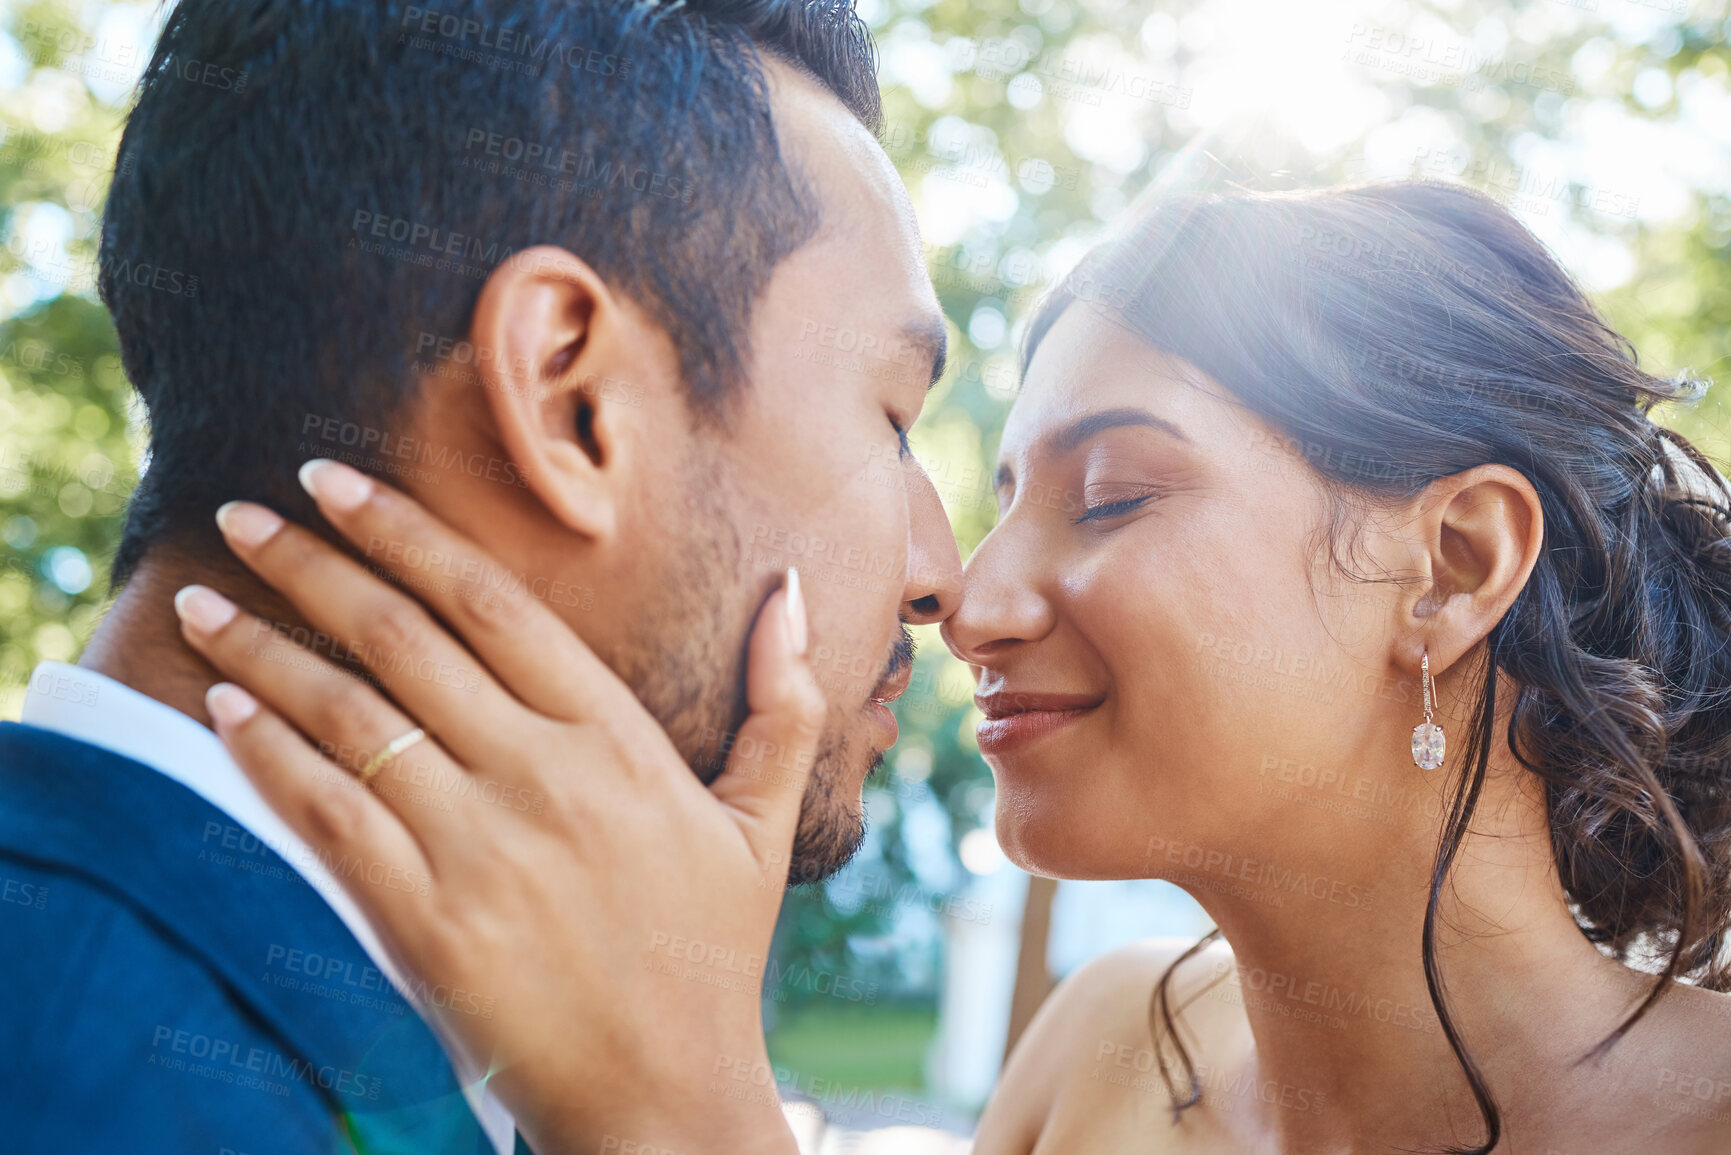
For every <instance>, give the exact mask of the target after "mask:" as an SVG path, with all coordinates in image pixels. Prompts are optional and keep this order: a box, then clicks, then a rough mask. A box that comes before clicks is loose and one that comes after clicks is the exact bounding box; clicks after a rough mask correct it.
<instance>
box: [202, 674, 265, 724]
mask: <svg viewBox="0 0 1731 1155" xmlns="http://www.w3.org/2000/svg"><path fill="white" fill-rule="evenodd" d="M204 708H205V709H206V710H207V711H209V712H210V716H211V717H212V718H213V719H215V720H216V722H217V723H218V724H219V725H223V726H238V725H240V724H241V723H242V722H244V721H246V720H247V719H248V718H250V717H252V716H253V715H254V714H256V713H258V699H257V698H254V697H253V696H252V695H251V694H249V693H247V692H246V691H245V690H243V689H241V688H240V687H239V686H237V685H235V684H234V683H233V682H218V683H217V684H216V685H214V686H212V687H211V688H210V689H208V690H206V691H205V692H204Z"/></svg>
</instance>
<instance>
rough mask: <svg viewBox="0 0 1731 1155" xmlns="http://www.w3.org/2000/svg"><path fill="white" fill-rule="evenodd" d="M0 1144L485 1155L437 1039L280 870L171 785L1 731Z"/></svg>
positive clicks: (8, 727)
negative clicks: (1, 1137) (1, 1136)
mask: <svg viewBox="0 0 1731 1155" xmlns="http://www.w3.org/2000/svg"><path fill="white" fill-rule="evenodd" d="M0 1135H3V1136H4V1139H0V1146H3V1147H4V1148H5V1149H6V1150H8V1151H20V1152H23V1151H28V1152H32V1153H33V1155H60V1153H63V1152H66V1153H77V1155H85V1153H92V1155H94V1153H104V1155H106V1153H110V1152H112V1153H115V1155H153V1153H156V1152H161V1153H162V1155H325V1153H327V1152H333V1153H334V1152H349V1151H354V1152H360V1153H363V1155H371V1153H373V1152H381V1153H383V1152H391V1153H395V1152H402V1153H404V1155H408V1153H411V1152H412V1153H413V1155H447V1153H448V1155H493V1148H492V1145H491V1144H490V1143H489V1142H488V1140H487V1138H486V1136H485V1134H483V1133H482V1131H481V1127H480V1124H479V1122H478V1121H477V1120H476V1119H475V1117H474V1115H473V1113H472V1112H471V1111H470V1109H469V1105H468V1103H467V1101H466V1100H465V1099H464V1098H463V1095H462V1092H461V1090H460V1089H459V1088H458V1086H457V1083H456V1077H455V1076H454V1074H453V1073H452V1071H451V1067H450V1063H449V1062H448V1060H447V1059H446V1057H445V1054H444V1052H443V1050H442V1049H441V1048H440V1046H439V1043H438V1041H437V1039H435V1038H434V1036H433V1034H432V1032H431V1031H430V1030H429V1029H428V1028H427V1025H426V1024H425V1023H424V1022H423V1021H422V1020H421V1018H420V1017H419V1016H418V1015H417V1014H416V1013H415V1012H414V1010H413V1009H412V1008H410V1007H409V1006H408V1004H407V1003H405V1002H404V1001H403V999H402V997H401V996H399V995H398V994H397V992H396V990H395V989H394V988H393V987H392V986H391V984H390V982H389V981H388V980H385V979H384V978H383V976H382V975H381V974H380V973H379V971H378V970H377V969H376V968H374V967H373V965H372V961H371V959H370V958H369V957H368V955H367V953H366V951H365V950H364V949H362V947H361V945H360V943H358V942H357V941H355V938H354V936H353V935H352V934H350V933H349V931H348V928H347V927H346V926H344V925H343V922H342V920H341V919H340V918H338V917H337V915H336V913H335V912H334V911H332V910H331V909H330V907H329V906H327V905H325V902H324V900H323V899H322V898H320V897H319V895H318V892H317V891H315V890H313V889H312V887H310V886H309V885H307V883H306V881H305V880H304V879H302V878H301V876H300V875H298V874H296V873H295V872H294V870H293V869H292V868H291V867H289V866H288V865H287V863H285V862H284V861H283V860H282V859H281V858H279V857H278V856H277V855H276V854H275V853H273V852H272V851H271V850H270V849H269V848H268V847H265V846H263V845H262V844H260V843H259V842H258V841H257V840H256V839H254V838H252V837H251V836H250V835H247V834H246V833H245V832H244V831H243V830H241V829H240V828H239V827H238V826H237V825H236V824H235V822H234V820H233V819H231V818H229V817H228V816H227V815H226V814H224V813H223V812H222V811H220V810H218V809H216V808H215V807H213V806H211V805H210V804H209V803H208V802H206V801H205V800H204V799H203V798H201V797H199V796H198V795H197V794H195V793H193V792H192V791H190V790H188V789H186V788H185V787H184V786H182V785H180V784H179V783H178V782H175V781H174V780H173V779H170V778H168V777H166V776H165V775H163V774H160V773H158V772H157V771H155V770H152V769H151V768H149V767H147V766H143V765H140V764H139V763H136V762H133V761H131V760H129V759H126V758H122V757H120V756H119V755H116V754H111V753H109V752H108V751H106V750H102V749H100V748H98V747H95V746H91V745H88V744H86V743H84V742H79V741H76V740H73V739H70V738H66V737H63V736H61V735H58V734H54V733H51V732H49V731H46V730H40V729H36V728H34V727H29V726H20V725H16V724H12V723H0ZM517 1150H518V1152H519V1153H520V1155H521V1153H524V1152H527V1150H528V1148H527V1146H526V1145H524V1144H523V1142H522V1139H521V1138H520V1137H519V1139H518V1140H517Z"/></svg>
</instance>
